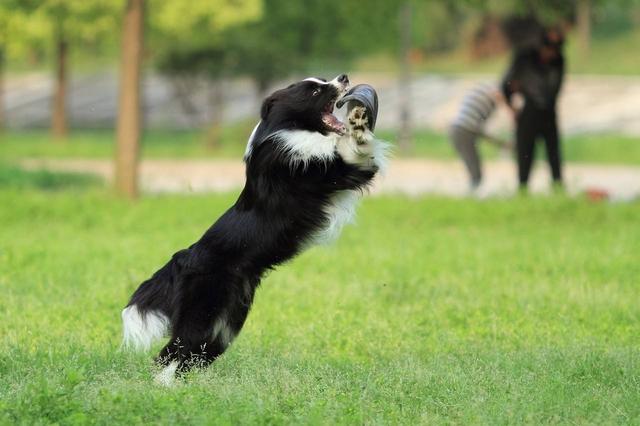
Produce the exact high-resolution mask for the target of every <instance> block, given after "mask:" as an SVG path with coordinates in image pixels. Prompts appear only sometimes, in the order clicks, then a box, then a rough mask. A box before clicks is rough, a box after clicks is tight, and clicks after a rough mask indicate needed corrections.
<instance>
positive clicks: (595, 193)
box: [585, 188, 609, 201]
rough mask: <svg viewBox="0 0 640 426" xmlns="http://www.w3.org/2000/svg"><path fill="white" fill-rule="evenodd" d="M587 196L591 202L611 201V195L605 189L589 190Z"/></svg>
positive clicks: (586, 191) (586, 192)
mask: <svg viewBox="0 0 640 426" xmlns="http://www.w3.org/2000/svg"><path fill="white" fill-rule="evenodd" d="M585 194H586V196H587V199H588V200H589V201H606V200H608V199H609V193H608V192H607V191H606V190H605V189H600V188H587V189H586V190H585Z"/></svg>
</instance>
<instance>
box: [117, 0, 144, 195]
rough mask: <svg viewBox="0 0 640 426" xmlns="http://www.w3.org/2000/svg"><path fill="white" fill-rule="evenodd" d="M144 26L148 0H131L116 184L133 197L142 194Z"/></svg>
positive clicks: (126, 25)
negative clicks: (140, 188) (139, 177)
mask: <svg viewBox="0 0 640 426" xmlns="http://www.w3.org/2000/svg"><path fill="white" fill-rule="evenodd" d="M143 27H144V0H127V6H126V9H125V14H124V19H123V25H122V47H121V49H122V53H121V55H122V57H121V64H120V95H119V105H118V125H117V126H118V128H117V143H116V164H115V186H116V190H117V191H118V192H119V193H120V194H122V195H124V196H126V197H128V198H131V199H134V198H136V197H137V196H138V157H139V152H140V128H141V109H140V73H141V65H142V46H143V39H144V31H143Z"/></svg>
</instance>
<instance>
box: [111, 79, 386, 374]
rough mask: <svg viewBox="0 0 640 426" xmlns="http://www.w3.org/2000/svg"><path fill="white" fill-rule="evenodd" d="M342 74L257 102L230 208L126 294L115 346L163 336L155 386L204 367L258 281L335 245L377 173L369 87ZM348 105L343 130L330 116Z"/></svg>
mask: <svg viewBox="0 0 640 426" xmlns="http://www.w3.org/2000/svg"><path fill="white" fill-rule="evenodd" d="M348 85H349V80H348V78H347V76H346V75H344V74H342V75H340V76H338V77H336V78H335V79H333V80H331V81H326V80H323V79H319V78H308V79H305V80H302V81H300V82H297V83H294V84H292V85H290V86H288V87H286V88H284V89H281V90H278V91H276V92H274V93H273V94H271V95H270V96H269V97H267V98H266V99H265V101H264V102H263V104H262V108H261V111H260V122H259V123H258V125H257V126H256V127H255V128H254V130H253V132H252V133H251V136H250V137H249V141H248V144H247V150H246V152H245V163H246V183H245V187H244V189H243V190H242V192H241V193H240V196H239V198H238V200H237V201H236V202H235V204H234V205H233V206H232V207H231V208H230V209H229V210H227V211H226V212H225V213H224V214H223V215H222V216H221V217H220V218H219V219H218V220H217V221H216V222H215V223H214V224H213V225H212V226H211V227H210V228H209V229H208V230H207V231H206V232H205V233H204V235H203V236H202V237H201V238H200V239H199V240H198V241H197V242H196V243H194V244H192V245H191V246H190V247H189V248H187V249H184V250H180V251H178V252H177V253H175V254H174V255H173V257H172V258H171V260H169V262H167V264H166V265H164V266H163V267H162V268H160V269H159V270H158V271H157V272H156V273H155V274H153V276H152V277H151V278H150V279H148V280H147V281H145V282H143V283H142V284H141V285H140V286H139V287H138V289H137V290H136V291H135V292H134V294H133V295H132V297H131V300H130V301H129V303H128V305H127V306H126V308H125V309H124V310H123V312H122V319H123V325H124V342H123V345H124V347H132V348H137V349H143V350H144V349H148V348H149V347H150V346H151V344H152V343H153V341H155V340H157V339H160V338H162V337H164V336H166V335H168V336H170V339H169V342H168V343H167V344H166V345H165V346H164V348H163V349H162V350H161V351H160V353H159V354H158V356H157V357H156V362H157V363H158V364H160V365H162V366H164V369H163V371H162V372H161V373H160V374H159V375H158V376H157V379H158V380H159V381H160V382H161V383H164V384H168V383H170V382H171V381H172V380H173V379H174V377H175V375H176V374H180V373H182V372H186V371H188V370H189V369H191V368H193V367H195V366H206V365H208V364H210V363H211V362H212V361H213V360H215V359H216V358H217V357H218V356H220V355H221V354H222V353H223V352H224V351H225V350H226V349H227V347H228V346H229V344H230V343H231V342H232V341H233V339H234V338H235V336H237V334H238V333H239V332H240V330H241V329H242V326H243V324H244V322H245V320H246V318H247V315H248V313H249V309H250V308H251V305H252V302H253V297H254V294H255V291H256V288H257V287H258V285H259V284H260V280H261V278H262V276H263V275H264V274H265V273H266V272H267V271H269V270H271V269H273V268H274V267H275V266H277V265H279V264H281V263H283V262H285V261H287V260H289V259H291V258H293V257H294V256H295V255H296V254H298V253H300V252H301V251H302V250H304V249H305V248H307V247H309V246H310V245H313V244H317V243H322V242H328V241H331V240H332V239H334V238H336V237H337V236H338V235H339V233H340V230H341V229H342V226H343V225H344V224H346V223H348V222H349V221H351V219H352V218H353V215H354V213H355V208H356V204H357V202H358V200H359V199H360V198H361V196H362V194H363V193H364V191H365V190H366V189H367V188H368V187H369V185H370V184H371V182H372V180H373V178H374V176H375V175H376V173H378V171H379V170H380V169H381V168H383V167H384V165H385V144H384V143H383V142H381V141H378V140H377V139H375V137H374V136H373V133H372V131H373V130H374V127H375V120H376V116H377V109H378V101H377V95H376V93H375V90H373V88H372V87H371V86H367V85H359V86H356V87H354V88H353V89H351V91H349V93H346V95H345V92H347V89H348ZM336 102H337V103H338V107H340V106H341V105H343V104H345V103H346V104H347V120H346V124H345V123H343V122H341V121H340V120H339V119H338V118H337V117H336V116H335V115H334V114H333V111H334V108H335V106H336Z"/></svg>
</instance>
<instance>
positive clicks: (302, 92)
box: [260, 74, 349, 135]
mask: <svg viewBox="0 0 640 426" xmlns="http://www.w3.org/2000/svg"><path fill="white" fill-rule="evenodd" d="M348 87H349V78H348V77H347V75H346V74H341V75H339V76H337V77H336V78H334V79H333V80H331V81H326V80H324V79H321V78H307V79H304V80H302V81H300V82H298V83H294V84H292V85H290V86H289V87H286V88H284V89H281V90H278V91H276V92H274V93H273V94H272V95H271V96H269V97H268V98H267V99H265V101H264V103H263V104H262V109H261V111H260V116H261V119H262V121H263V122H268V123H269V127H271V128H277V129H298V130H308V131H311V132H319V133H322V134H323V135H327V134H329V133H331V132H334V133H337V134H340V135H342V134H344V133H345V132H346V129H345V126H344V124H343V123H342V122H341V121H340V120H338V119H337V118H336V116H335V115H333V109H334V106H335V104H336V101H337V100H338V99H339V98H340V97H341V96H342V95H344V93H345V92H346V91H347V89H348Z"/></svg>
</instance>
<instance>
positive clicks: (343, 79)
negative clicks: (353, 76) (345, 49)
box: [338, 74, 349, 84]
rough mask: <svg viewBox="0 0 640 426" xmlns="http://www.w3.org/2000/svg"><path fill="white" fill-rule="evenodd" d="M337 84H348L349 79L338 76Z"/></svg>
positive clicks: (344, 76)
mask: <svg viewBox="0 0 640 426" xmlns="http://www.w3.org/2000/svg"><path fill="white" fill-rule="evenodd" d="M338 83H344V84H349V77H348V76H347V75H346V74H340V75H339V76H338Z"/></svg>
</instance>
